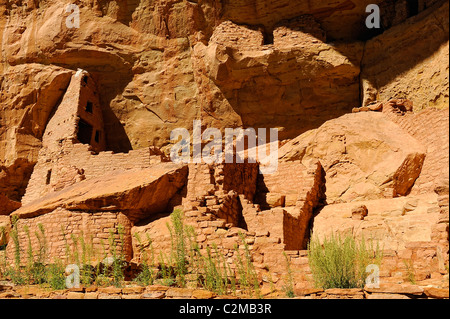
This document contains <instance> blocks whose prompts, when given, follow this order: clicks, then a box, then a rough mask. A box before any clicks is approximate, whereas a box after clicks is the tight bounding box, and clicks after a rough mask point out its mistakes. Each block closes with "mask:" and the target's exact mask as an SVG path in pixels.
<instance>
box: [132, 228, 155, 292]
mask: <svg viewBox="0 0 450 319" xmlns="http://www.w3.org/2000/svg"><path fill="white" fill-rule="evenodd" d="M134 237H135V238H136V240H137V242H138V247H139V252H140V254H141V258H142V266H141V267H142V270H141V272H140V273H139V274H138V276H137V277H136V278H135V279H134V281H135V282H137V283H139V284H141V285H143V286H149V285H153V284H154V282H155V279H156V274H155V271H154V269H155V263H154V251H153V246H152V241H151V239H150V237H149V235H148V234H147V240H148V245H149V246H150V251H151V257H149V256H148V253H147V250H146V249H145V247H144V245H143V243H142V240H141V237H140V235H139V234H138V233H135V234H134ZM149 259H150V260H149Z"/></svg>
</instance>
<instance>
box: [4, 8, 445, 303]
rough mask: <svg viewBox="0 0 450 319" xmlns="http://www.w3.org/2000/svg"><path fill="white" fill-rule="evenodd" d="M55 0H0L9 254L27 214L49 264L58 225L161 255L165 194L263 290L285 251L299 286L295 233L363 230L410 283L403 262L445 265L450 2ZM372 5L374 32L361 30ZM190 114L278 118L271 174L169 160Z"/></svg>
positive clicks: (387, 266)
mask: <svg viewBox="0 0 450 319" xmlns="http://www.w3.org/2000/svg"><path fill="white" fill-rule="evenodd" d="M72 2H73V1H69V0H63V1H60V0H58V1H56V0H40V1H22V0H14V1H5V0H0V40H1V41H0V51H1V52H2V54H1V57H0V228H1V229H4V231H3V232H0V250H1V251H2V252H3V250H4V249H5V248H6V250H5V251H6V255H7V258H8V260H11V259H12V258H13V257H12V256H13V254H14V242H13V240H12V239H11V238H10V236H9V234H10V230H11V227H17V228H16V229H17V231H18V236H19V239H20V241H22V242H26V241H27V240H28V236H27V231H25V229H28V231H29V233H31V234H35V233H36V232H39V231H40V227H41V226H40V225H42V226H44V228H45V229H46V234H47V236H48V242H49V243H51V245H50V247H49V257H50V259H54V258H64V250H65V245H66V242H67V239H68V238H69V237H70V236H71V235H77V236H78V235H79V236H86V238H88V237H89V238H91V239H92V241H93V242H92V244H93V245H94V248H95V249H99V250H102V249H109V248H111V247H109V246H107V247H105V246H103V244H104V243H103V242H104V241H107V239H108V237H109V236H113V241H114V243H108V245H109V244H111V245H113V244H115V245H118V244H123V248H124V252H125V255H126V259H127V261H129V262H130V261H133V262H136V263H139V262H141V261H142V258H143V256H142V255H141V249H142V247H147V246H148V245H149V242H150V241H152V242H153V244H154V248H155V250H156V254H157V253H158V250H159V251H167V250H169V249H171V236H170V235H171V234H170V232H169V230H168V229H167V225H166V223H167V222H168V221H170V213H171V212H172V211H173V210H174V208H177V209H181V210H183V213H184V218H185V222H186V223H187V224H188V225H190V226H192V227H193V229H194V231H195V233H196V234H197V238H196V240H197V243H198V244H199V246H200V247H201V249H203V250H206V248H207V247H209V246H211V245H212V244H215V245H217V247H218V249H220V251H221V252H223V254H224V256H226V257H227V260H226V262H227V263H229V264H231V265H232V264H233V260H236V258H237V257H238V256H237V254H236V250H235V246H236V245H238V246H239V245H241V244H242V240H244V241H245V243H246V244H248V245H249V246H250V248H251V252H252V258H253V261H254V264H255V267H256V269H257V271H258V273H259V275H260V277H261V278H267V276H269V275H270V276H271V275H273V276H274V278H273V279H274V282H275V283H276V284H277V285H279V286H282V285H283V280H282V278H283V277H284V275H285V274H286V265H285V260H286V259H287V260H288V261H290V262H291V265H292V268H293V269H294V277H295V278H294V279H295V282H296V288H297V289H307V288H312V287H311V282H310V280H309V279H310V277H311V272H310V269H309V266H308V257H307V252H306V251H305V249H306V248H307V244H308V241H309V239H310V234H311V232H312V233H313V235H317V236H319V237H320V238H323V237H324V236H327V235H329V234H330V233H333V232H346V231H350V232H351V233H353V234H354V235H356V236H361V237H362V236H364V237H365V238H371V239H375V240H377V241H378V242H379V243H380V244H382V245H383V247H384V248H383V249H384V250H385V252H386V254H385V259H384V260H383V266H382V268H383V269H382V277H383V280H386V281H387V282H395V283H397V282H398V281H405V280H407V272H408V271H410V269H409V268H408V269H406V268H407V267H406V268H405V261H412V262H413V263H414V267H413V268H414V269H415V271H416V277H417V280H428V279H433V280H434V279H436V278H437V279H438V280H439V279H442V278H443V276H444V275H445V269H446V267H447V269H448V249H449V248H448V247H449V246H448V196H449V190H448V179H449V170H448V165H449V155H448V154H449V153H448V151H449V128H448V126H449V110H448V95H449V81H448V79H449V75H448V70H449V69H448V65H449V64H448V25H449V19H448V1H445V0H421V1H406V0H384V1H382V0H333V1H329V0H318V1H304V0H298V1H292V0H278V1H273V0H249V1H247V0H226V1H225V0H198V1H186V0H128V1H118V0H115V1H104V0H81V1H77V2H76V5H77V6H78V8H79V18H80V24H79V26H74V27H73V23H74V22H75V21H76V19H75V20H70V19H71V18H73V14H75V15H76V12H74V11H73V10H72V12H70V10H69V11H66V8H67V5H69V4H72ZM369 4H377V5H379V7H380V13H381V24H382V28H381V29H378V30H377V29H370V30H369V29H367V27H366V24H365V21H366V18H367V16H368V13H367V12H366V7H367V5H369ZM71 24H72V25H71ZM352 111H353V112H354V113H352ZM194 120H201V122H202V130H204V129H206V128H217V129H219V130H220V131H221V132H223V131H224V129H225V128H255V129H256V128H266V129H267V128H278V129H279V134H278V137H279V140H280V142H278V141H277V142H276V143H278V144H279V146H280V149H279V158H278V166H277V167H278V169H277V171H276V172H275V173H273V174H268V173H261V172H260V168H261V167H263V166H264V164H263V163H259V162H256V163H253V162H251V161H250V159H249V158H246V159H247V161H245V162H244V163H214V164H206V163H203V162H200V163H189V164H175V163H172V162H170V160H169V158H168V157H167V155H168V154H169V152H170V149H171V147H172V146H173V145H174V143H175V141H173V140H171V138H170V135H171V132H172V131H173V130H174V129H176V128H185V129H187V130H188V131H189V132H192V131H193V127H194V124H193V121H194ZM244 153H245V152H244ZM244 157H245V156H244ZM352 212H353V214H352ZM16 217H17V218H18V220H17V221H16ZM13 221H14V222H16V223H12V222H13ZM25 226H26V227H25ZM119 226H120V227H121V229H122V230H121V233H118V232H116V229H117V228H118V227H119ZM61 230H63V231H61ZM111 234H112V235H111ZM138 237H140V238H141V239H142V240H143V241H142V242H141V241H139V240H138V239H137V238H138ZM121 242H122V243H121ZM39 244H40V240H39V238H35V237H33V238H32V240H31V245H32V247H33V249H34V251H38V250H39ZM21 249H22V250H24V247H21ZM23 253H25V251H23ZM48 262H50V260H49V261H48ZM268 269H269V270H268ZM447 272H448V270H447ZM447 287H448V280H447ZM399 291H403V290H401V289H400V290H396V289H382V290H374V291H372V292H371V293H372V295H371V296H372V297H373V298H376V297H379V296H380V295H383V294H385V295H390V296H391V295H392V296H395V295H398V294H399V293H400V292H399ZM322 293H323V294H325V295H330V296H341V295H342V296H347V294H348V295H354V296H355V298H356V297H357V298H363V296H364V295H363V291H362V290H358V291H347V292H346V293H345V292H340V291H333V290H329V291H325V292H323V291H322ZM406 294H413V295H414V294H417V295H419V294H420V295H423V294H425V295H427V296H428V295H429V296H435V295H439V296H441V295H442V292H440V291H435V290H426V291H424V290H420V291H419V292H417V293H415V292H414V293H408V292H406Z"/></svg>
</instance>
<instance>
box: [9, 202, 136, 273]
mask: <svg viewBox="0 0 450 319" xmlns="http://www.w3.org/2000/svg"><path fill="white" fill-rule="evenodd" d="M39 224H41V225H42V226H43V227H44V230H45V236H46V243H47V246H48V247H47V249H48V250H47V256H49V260H45V261H43V262H44V263H52V262H55V261H56V260H57V259H61V260H62V261H63V262H66V263H67V257H68V256H67V253H66V241H67V244H68V246H69V247H70V252H71V254H73V252H74V251H78V254H79V257H80V260H81V256H82V253H83V250H82V247H81V241H80V237H81V236H82V237H83V238H84V240H85V243H86V244H87V245H88V246H89V245H91V246H92V248H93V251H92V252H91V254H92V255H91V256H92V260H93V261H102V260H103V259H104V258H105V257H104V253H105V252H106V254H107V255H108V256H111V253H110V248H111V247H110V242H109V238H110V231H112V232H113V238H114V242H115V247H116V249H120V247H121V240H120V236H119V233H118V227H119V225H122V226H123V227H124V237H123V238H124V240H123V244H124V255H125V257H126V259H127V260H131V258H132V247H131V222H130V221H129V219H128V217H126V216H125V215H124V214H122V213H120V212H96V213H94V212H81V211H68V210H66V209H63V208H58V209H56V210H54V211H53V212H51V213H48V214H45V215H41V216H38V217H35V218H27V219H19V220H18V222H17V230H18V234H19V243H20V251H21V263H22V264H23V265H24V264H26V262H27V256H28V255H27V249H28V243H29V241H28V236H27V234H26V232H25V229H24V227H28V229H29V234H30V239H31V246H32V249H33V253H34V258H35V260H38V255H39V251H40V247H41V246H40V244H39V240H38V237H37V236H36V233H39V234H40V233H41V232H40V230H39V226H38V225H39ZM72 235H74V236H76V238H77V239H78V250H76V249H75V245H74V242H73V239H72ZM14 251H15V245H14V243H13V241H12V240H10V243H9V244H8V246H7V249H6V254H7V256H8V259H9V261H10V262H11V263H13V262H14ZM71 262H74V260H69V263H71Z"/></svg>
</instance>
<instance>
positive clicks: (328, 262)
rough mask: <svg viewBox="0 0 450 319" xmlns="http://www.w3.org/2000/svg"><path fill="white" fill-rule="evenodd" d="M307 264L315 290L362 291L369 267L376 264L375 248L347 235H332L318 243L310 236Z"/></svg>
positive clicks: (378, 253)
mask: <svg viewBox="0 0 450 319" xmlns="http://www.w3.org/2000/svg"><path fill="white" fill-rule="evenodd" d="M308 257H309V265H310V268H311V271H312V275H313V279H314V282H315V284H316V286H317V287H321V288H324V289H329V288H362V287H364V285H365V279H366V277H367V274H366V268H367V266H369V265H370V264H380V261H381V253H380V250H379V246H378V244H377V247H376V248H375V249H374V248H373V245H371V247H370V248H368V247H367V244H366V241H365V239H364V238H362V239H361V240H359V241H357V240H355V238H354V237H353V236H351V235H347V236H345V237H342V236H341V235H338V236H335V235H332V236H331V237H330V238H325V239H324V241H323V243H322V244H321V243H320V241H319V239H318V238H317V237H313V238H312V240H311V241H310V243H309V245H308Z"/></svg>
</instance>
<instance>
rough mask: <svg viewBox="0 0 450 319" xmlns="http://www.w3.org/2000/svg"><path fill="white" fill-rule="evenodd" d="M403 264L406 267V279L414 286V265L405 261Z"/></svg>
mask: <svg viewBox="0 0 450 319" xmlns="http://www.w3.org/2000/svg"><path fill="white" fill-rule="evenodd" d="M403 264H404V265H405V267H406V279H407V280H408V281H409V282H410V283H411V284H413V285H415V284H416V274H415V273H414V265H413V262H412V260H410V261H409V262H407V261H406V260H403Z"/></svg>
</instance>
